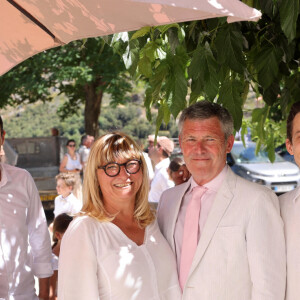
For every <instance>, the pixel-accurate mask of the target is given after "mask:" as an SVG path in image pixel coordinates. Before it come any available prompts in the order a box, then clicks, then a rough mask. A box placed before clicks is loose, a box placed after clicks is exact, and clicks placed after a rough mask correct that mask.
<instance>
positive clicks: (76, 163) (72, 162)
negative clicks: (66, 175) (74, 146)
mask: <svg viewBox="0 0 300 300" xmlns="http://www.w3.org/2000/svg"><path fill="white" fill-rule="evenodd" d="M66 155H67V157H68V160H67V164H66V167H65V168H66V170H68V171H72V170H75V169H78V170H81V169H82V165H81V163H80V155H79V154H78V153H77V152H76V159H72V158H71V156H70V154H68V153H67V154H66Z"/></svg>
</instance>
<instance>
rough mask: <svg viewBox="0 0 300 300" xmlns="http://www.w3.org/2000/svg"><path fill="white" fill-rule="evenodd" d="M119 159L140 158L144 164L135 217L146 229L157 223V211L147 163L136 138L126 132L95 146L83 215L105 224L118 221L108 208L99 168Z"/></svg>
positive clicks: (85, 186)
mask: <svg viewBox="0 0 300 300" xmlns="http://www.w3.org/2000/svg"><path fill="white" fill-rule="evenodd" d="M118 159H124V160H130V159H139V160H140V161H141V162H142V163H141V170H142V173H143V180H142V184H141V187H140V188H139V190H138V192H137V194H136V200H135V208H134V217H135V219H136V220H137V221H138V223H139V225H140V226H141V227H146V226H147V225H149V224H150V223H152V222H153V220H154V212H153V210H152V209H151V207H150V205H149V202H148V192H149V178H148V171H147V167H146V162H145V159H144V156H143V154H142V152H141V151H140V148H139V147H138V146H137V145H136V143H135V142H134V141H133V139H132V138H130V137H129V136H128V135H126V134H125V133H122V132H112V133H108V134H105V135H103V136H101V137H100V138H99V139H98V140H96V141H95V143H94V144H93V146H92V148H91V151H90V154H89V158H88V161H87V165H86V169H85V173H84V182H83V195H84V196H83V207H82V210H81V211H82V212H83V214H86V215H89V216H91V217H93V218H95V219H97V220H99V221H101V222H110V221H112V220H113V219H114V218H115V216H114V215H111V214H109V213H108V212H107V211H106V209H105V207H104V203H103V195H102V192H101V189H100V186H99V183H98V177H97V170H98V167H99V166H104V165H106V164H107V163H110V162H115V161H116V160H118ZM103 176H107V175H103Z"/></svg>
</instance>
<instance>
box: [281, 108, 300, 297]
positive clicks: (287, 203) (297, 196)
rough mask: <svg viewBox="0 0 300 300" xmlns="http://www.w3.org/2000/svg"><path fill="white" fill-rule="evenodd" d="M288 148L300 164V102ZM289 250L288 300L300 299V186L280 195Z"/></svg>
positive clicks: (290, 118) (293, 111)
mask: <svg viewBox="0 0 300 300" xmlns="http://www.w3.org/2000/svg"><path fill="white" fill-rule="evenodd" d="M286 149H287V150H288V152H289V153H290V154H291V155H294V159H295V161H296V163H297V165H298V166H300V103H299V102H297V103H295V104H293V106H292V108H291V110H290V113H289V116H288V119H287V139H286ZM279 200H280V201H279V202H280V208H281V216H282V218H283V221H284V225H285V226H284V231H285V239H286V251H287V283H286V295H285V299H286V300H297V299H300V187H298V188H296V189H295V190H293V191H291V192H289V193H286V194H283V195H282V196H280V197H279Z"/></svg>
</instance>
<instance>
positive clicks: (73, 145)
mask: <svg viewBox="0 0 300 300" xmlns="http://www.w3.org/2000/svg"><path fill="white" fill-rule="evenodd" d="M68 147H76V145H75V144H69V145H68Z"/></svg>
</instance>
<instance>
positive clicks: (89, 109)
mask: <svg viewBox="0 0 300 300" xmlns="http://www.w3.org/2000/svg"><path fill="white" fill-rule="evenodd" d="M0 88H1V91H5V92H3V93H1V94H0V107H1V108H3V107H5V106H6V105H19V104H22V103H34V102H36V101H43V102H46V101H52V99H53V94H54V95H55V93H56V94H64V95H65V96H66V97H67V98H68V101H66V102H65V103H64V105H63V106H62V107H60V109H59V111H58V113H59V115H60V117H61V118H62V119H63V118H66V117H67V116H70V115H74V114H76V113H78V112H79V111H80V108H81V105H82V104H87V106H86V115H85V129H86V131H87V132H88V133H90V134H93V135H95V132H97V128H93V125H92V124H93V123H94V124H97V119H98V117H99V114H100V107H101V101H102V95H103V92H104V91H105V92H106V93H108V94H110V95H111V98H112V100H113V102H114V103H115V104H116V103H122V102H124V101H125V100H126V98H125V96H124V95H126V93H127V92H128V91H130V89H131V84H130V81H129V78H128V76H127V75H126V72H125V66H124V64H123V62H122V61H121V60H120V57H119V55H117V54H115V53H114V51H113V49H112V48H111V47H109V46H108V45H107V44H106V43H105V42H104V41H103V39H101V38H93V39H85V40H81V41H74V42H71V43H69V44H67V45H65V46H63V47H58V48H54V49H50V50H48V51H45V52H42V53H40V54H38V55H36V56H34V57H32V58H29V59H27V60H26V61H24V62H23V63H22V64H20V65H19V66H17V67H15V68H14V69H13V70H11V71H10V72H8V73H6V74H5V75H3V76H1V77H0Z"/></svg>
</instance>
